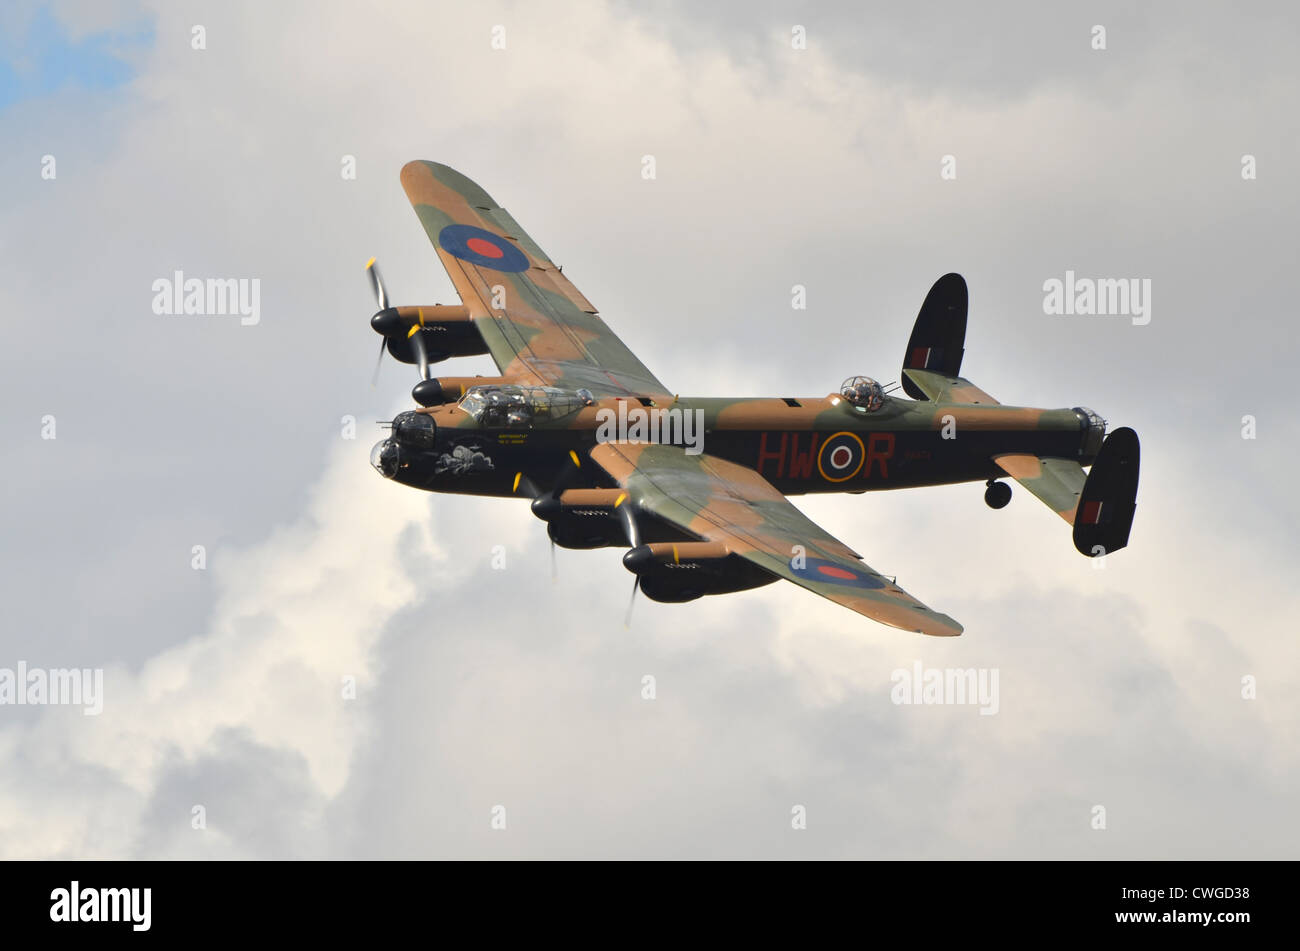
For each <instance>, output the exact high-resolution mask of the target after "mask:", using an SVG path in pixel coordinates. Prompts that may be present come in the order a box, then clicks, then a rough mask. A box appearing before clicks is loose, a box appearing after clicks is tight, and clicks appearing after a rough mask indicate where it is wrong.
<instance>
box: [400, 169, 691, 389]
mask: <svg viewBox="0 0 1300 951" xmlns="http://www.w3.org/2000/svg"><path fill="white" fill-rule="evenodd" d="M402 187H403V188H404V189H405V190H406V195H407V197H408V198H409V199H410V200H411V205H412V206H413V207H414V208H415V213H416V214H417V215H418V216H419V218H420V223H421V224H422V225H424V230H425V232H427V233H428V235H429V240H430V241H432V242H433V247H434V250H435V251H437V252H438V257H439V258H440V259H441V260H442V264H443V267H445V268H446V269H447V274H448V276H450V277H451V280H452V283H453V284H455V286H456V291H457V292H458V293H459V294H460V298H461V301H462V302H463V303H464V304H465V306H466V307H467V308H469V313H470V317H471V318H472V319H473V321H474V324H475V326H476V327H477V328H478V330H479V332H480V333H481V334H482V335H483V339H484V341H485V342H486V343H487V347H488V352H489V353H491V354H492V359H493V360H494V361H495V362H496V365H497V368H498V369H499V370H500V371H501V375H502V376H506V377H510V378H512V379H514V380H517V381H519V382H522V383H532V384H542V385H551V386H561V387H564V388H566V389H570V390H576V389H579V388H586V389H588V390H591V392H592V394H593V395H594V396H596V397H597V398H600V397H605V396H656V395H667V394H668V388H667V387H665V386H664V385H663V384H662V383H660V382H659V381H658V380H657V379H656V378H655V376H654V374H652V373H651V372H650V371H649V370H648V369H646V367H645V366H644V364H642V363H641V361H640V360H638V359H637V358H636V356H635V355H634V354H633V353H632V351H631V350H629V349H628V348H627V346H626V345H625V344H624V343H623V342H622V341H621V340H619V339H618V337H616V336H614V333H613V331H611V330H610V329H609V327H608V326H606V324H605V322H604V321H603V320H601V319H600V317H599V316H598V315H597V313H596V308H595V307H593V306H592V305H591V302H590V301H588V300H587V298H585V297H584V296H583V295H582V293H581V292H580V291H579V290H578V289H577V288H576V287H574V286H573V284H572V283H571V282H570V281H569V279H568V278H567V277H565V276H564V275H563V274H562V273H560V269H559V268H557V267H556V266H555V265H554V264H553V263H551V260H550V258H548V257H547V256H546V254H545V253H543V251H542V249H541V248H540V247H538V246H537V243H536V242H535V241H533V239H532V238H530V237H529V236H528V235H527V234H526V233H525V232H524V230H523V229H522V228H521V227H519V224H518V223H517V222H516V221H515V220H514V218H512V217H511V216H510V214H509V213H508V212H507V211H506V210H505V209H504V208H502V207H501V206H500V205H498V204H497V203H496V202H494V201H493V200H492V198H491V197H490V196H489V195H488V193H487V192H485V191H484V190H483V189H482V188H480V187H479V186H478V185H476V184H475V183H474V182H472V181H470V180H469V179H468V178H466V177H465V176H464V175H462V174H461V173H460V172H457V171H456V170H455V169H452V168H448V167H447V166H446V165H439V164H437V163H436V162H409V163H407V165H406V166H404V167H403V168H402Z"/></svg>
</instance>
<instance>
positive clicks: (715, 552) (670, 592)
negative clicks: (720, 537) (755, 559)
mask: <svg viewBox="0 0 1300 951" xmlns="http://www.w3.org/2000/svg"><path fill="white" fill-rule="evenodd" d="M623 566H624V567H625V568H627V570H628V571H630V572H632V573H633V574H634V575H636V576H638V577H639V578H640V579H641V590H642V591H643V592H645V596H646V597H647V598H649V599H650V600H652V601H662V602H668V603H673V604H676V603H680V602H683V601H694V600H695V599H696V598H700V597H703V596H704V595H706V594H730V593H731V592H733V591H748V590H749V589H750V588H760V587H762V586H763V585H765V584H771V583H772V582H773V581H776V580H777V579H776V575H773V574H770V573H769V572H767V571H764V570H763V569H762V568H760V567H758V565H755V564H753V563H752V562H749V561H746V560H745V559H744V558H741V557H740V556H739V555H734V554H732V553H731V551H730V550H729V549H728V548H727V546H726V545H724V544H722V543H721V542H657V543H653V544H649V545H639V546H637V547H636V548H633V549H632V550H631V551H629V552H628V553H627V554H626V555H624V556H623Z"/></svg>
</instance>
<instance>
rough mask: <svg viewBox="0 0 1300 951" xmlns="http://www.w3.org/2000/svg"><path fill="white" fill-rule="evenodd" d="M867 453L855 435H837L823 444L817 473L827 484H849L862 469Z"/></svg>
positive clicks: (818, 455)
mask: <svg viewBox="0 0 1300 951" xmlns="http://www.w3.org/2000/svg"><path fill="white" fill-rule="evenodd" d="M864 457H865V452H864V450H863V448H862V440H861V439H859V438H858V437H857V435H855V434H854V433H836V434H835V435H834V436H831V438H830V439H827V440H826V441H825V442H824V443H822V449H821V452H819V453H818V454H817V471H818V472H820V473H821V474H822V478H823V479H825V480H826V481H827V482H847V481H848V480H849V479H852V478H853V477H854V476H855V475H857V474H858V472H859V471H860V470H861V469H862V460H863V458H864Z"/></svg>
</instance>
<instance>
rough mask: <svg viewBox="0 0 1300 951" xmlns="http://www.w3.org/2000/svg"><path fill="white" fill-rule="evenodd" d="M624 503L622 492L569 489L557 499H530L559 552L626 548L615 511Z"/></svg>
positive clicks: (624, 498) (535, 513)
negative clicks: (578, 549)
mask: <svg viewBox="0 0 1300 951" xmlns="http://www.w3.org/2000/svg"><path fill="white" fill-rule="evenodd" d="M626 499H627V493H626V492H624V491H623V490H622V489H569V490H568V491H566V492H562V493H561V494H560V496H559V498H555V497H553V496H549V495H544V496H542V497H541V498H537V499H534V500H533V506H532V508H533V514H534V515H536V516H537V517H538V518H540V519H541V520H542V521H544V522H546V533H547V534H548V535H549V536H550V537H551V541H553V542H555V544H557V545H559V546H560V547H561V548H583V549H585V548H608V547H610V546H613V545H626V544H628V539H627V529H626V528H625V527H624V525H623V521H622V519H621V518H620V517H619V515H618V512H617V511H616V510H617V508H618V506H619V505H620V504H623V501H624V500H626Z"/></svg>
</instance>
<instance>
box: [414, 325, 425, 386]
mask: <svg viewBox="0 0 1300 951" xmlns="http://www.w3.org/2000/svg"><path fill="white" fill-rule="evenodd" d="M410 338H411V349H413V350H414V351H415V360H416V363H418V364H419V367H420V379H422V380H427V379H428V378H429V354H428V353H427V352H426V351H425V349H424V333H423V332H422V329H421V328H420V327H419V325H416V326H414V327H412V328H411V333H410Z"/></svg>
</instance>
